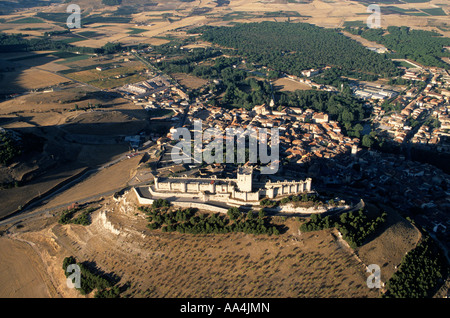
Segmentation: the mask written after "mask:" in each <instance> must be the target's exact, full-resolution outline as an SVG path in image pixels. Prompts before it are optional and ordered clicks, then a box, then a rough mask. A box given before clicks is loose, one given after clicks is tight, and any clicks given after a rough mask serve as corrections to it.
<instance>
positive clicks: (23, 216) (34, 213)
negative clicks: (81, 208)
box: [0, 152, 148, 225]
mask: <svg viewBox="0 0 450 318" xmlns="http://www.w3.org/2000/svg"><path fill="white" fill-rule="evenodd" d="M137 154H140V153H137ZM127 155H128V152H127V153H125V154H123V155H122V156H120V157H119V158H117V159H115V160H112V161H110V162H108V163H106V164H104V165H103V166H101V167H97V168H93V169H90V170H88V171H86V172H85V173H83V175H81V176H79V177H78V178H76V179H75V180H73V181H71V182H69V183H68V184H66V185H64V186H63V187H61V188H59V189H57V190H55V191H53V192H51V193H49V194H48V195H46V196H45V197H43V198H40V199H39V200H38V201H36V202H33V203H32V204H30V205H28V206H26V207H25V208H24V209H23V210H22V211H20V213H15V214H13V215H11V216H7V217H5V218H4V219H3V220H1V221H0V225H7V224H13V223H16V222H19V221H21V220H24V219H26V218H30V217H34V216H37V215H40V214H43V213H46V212H49V211H52V210H58V209H61V208H65V207H67V206H69V205H71V204H72V203H75V201H73V202H66V203H64V204H62V205H60V206H57V207H52V208H48V209H45V210H38V211H36V209H38V208H39V207H40V206H43V205H45V204H46V203H47V202H48V201H49V200H50V199H51V198H53V197H54V196H56V195H57V194H59V193H62V192H64V191H66V190H68V189H70V188H71V187H73V186H75V185H77V184H79V183H80V182H83V181H84V180H86V179H87V178H88V177H89V176H91V175H93V174H95V173H98V172H99V171H101V170H103V169H106V168H108V167H110V166H112V165H115V164H117V163H119V162H120V161H122V160H127V159H128V157H127ZM144 184H148V180H146V181H144V182H141V183H136V184H135V185H136V186H139V185H144ZM122 189H123V187H122V188H117V189H114V190H111V191H107V192H104V193H97V194H95V195H92V196H89V197H86V198H83V199H81V200H77V201H76V202H78V203H85V202H88V201H92V200H94V199H96V198H100V197H104V196H109V195H112V194H114V193H115V192H118V191H120V190H122ZM33 210H34V211H33ZM27 212H29V213H27Z"/></svg>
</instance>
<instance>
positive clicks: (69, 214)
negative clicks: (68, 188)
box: [58, 208, 95, 226]
mask: <svg viewBox="0 0 450 318" xmlns="http://www.w3.org/2000/svg"><path fill="white" fill-rule="evenodd" d="M80 210H81V208H73V209H67V210H64V211H63V212H62V213H61V215H60V217H59V220H58V223H60V224H69V223H71V224H80V225H84V226H87V225H89V224H91V216H90V215H91V213H92V212H94V211H95V208H88V209H86V210H84V211H83V212H81V214H80V215H79V216H78V217H76V218H74V215H75V213H76V212H78V211H80Z"/></svg>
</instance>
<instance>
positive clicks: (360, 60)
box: [192, 22, 399, 77]
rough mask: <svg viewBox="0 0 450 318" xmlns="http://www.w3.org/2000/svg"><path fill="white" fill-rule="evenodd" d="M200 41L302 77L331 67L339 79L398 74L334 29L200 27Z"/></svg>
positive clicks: (284, 24)
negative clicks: (358, 74)
mask: <svg viewBox="0 0 450 318" xmlns="http://www.w3.org/2000/svg"><path fill="white" fill-rule="evenodd" d="M192 32H201V33H203V35H202V39H203V40H205V41H208V42H212V43H215V44H218V45H220V46H223V47H227V48H232V49H234V52H235V54H238V55H240V56H242V57H244V58H245V59H247V60H248V61H250V62H254V63H257V64H262V65H266V66H267V67H269V68H272V69H274V70H277V71H281V72H286V73H289V74H293V75H298V76H301V71H302V70H305V69H310V68H320V67H324V66H327V65H328V66H332V67H335V68H338V69H340V71H341V74H342V75H349V74H351V73H354V72H357V73H362V74H367V75H375V76H382V77H388V76H393V75H396V74H398V73H399V70H398V69H397V67H396V66H395V64H394V63H393V62H392V61H391V60H389V59H388V58H386V56H384V55H380V54H377V53H375V52H372V51H370V50H368V49H366V48H365V47H363V46H362V45H361V44H359V43H358V42H356V41H354V40H352V39H350V38H348V37H346V36H344V35H342V34H340V33H339V32H337V31H336V30H334V29H325V28H321V27H318V26H315V25H312V24H307V23H289V22H280V23H278V22H261V23H243V24H236V25H235V26H233V27H211V26H207V27H202V28H199V29H196V30H194V31H192Z"/></svg>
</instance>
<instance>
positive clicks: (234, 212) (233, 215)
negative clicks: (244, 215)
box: [227, 207, 241, 221]
mask: <svg viewBox="0 0 450 318" xmlns="http://www.w3.org/2000/svg"><path fill="white" fill-rule="evenodd" d="M227 215H228V217H229V218H230V220H232V221H234V220H237V219H239V217H240V216H241V211H239V209H238V208H236V207H233V208H229V209H228V211H227Z"/></svg>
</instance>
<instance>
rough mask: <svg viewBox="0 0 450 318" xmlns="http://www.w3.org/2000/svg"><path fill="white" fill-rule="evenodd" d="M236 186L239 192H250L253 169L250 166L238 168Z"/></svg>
mask: <svg viewBox="0 0 450 318" xmlns="http://www.w3.org/2000/svg"><path fill="white" fill-rule="evenodd" d="M237 186H238V189H239V191H241V192H252V189H253V169H252V168H251V167H241V168H239V169H238V172H237Z"/></svg>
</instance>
